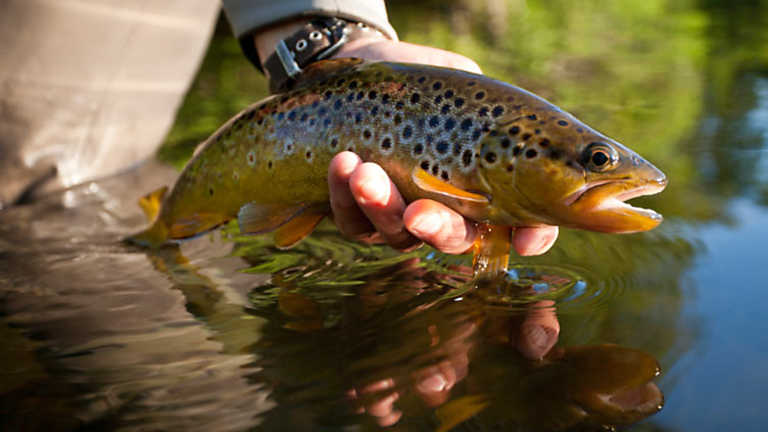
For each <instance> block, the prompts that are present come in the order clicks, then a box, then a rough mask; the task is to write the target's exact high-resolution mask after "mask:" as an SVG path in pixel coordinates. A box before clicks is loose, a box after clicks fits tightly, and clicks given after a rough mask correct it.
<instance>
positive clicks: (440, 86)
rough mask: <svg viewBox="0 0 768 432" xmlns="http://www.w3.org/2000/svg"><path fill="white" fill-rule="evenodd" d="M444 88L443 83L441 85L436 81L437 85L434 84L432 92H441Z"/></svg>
mask: <svg viewBox="0 0 768 432" xmlns="http://www.w3.org/2000/svg"><path fill="white" fill-rule="evenodd" d="M442 87H443V83H441V82H440V81H435V83H434V84H432V90H435V91H437V90H440V88H442Z"/></svg>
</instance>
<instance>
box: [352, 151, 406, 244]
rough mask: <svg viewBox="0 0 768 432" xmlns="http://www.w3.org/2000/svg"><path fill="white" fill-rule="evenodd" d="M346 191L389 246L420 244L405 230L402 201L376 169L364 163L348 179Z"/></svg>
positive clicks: (380, 171)
mask: <svg viewBox="0 0 768 432" xmlns="http://www.w3.org/2000/svg"><path fill="white" fill-rule="evenodd" d="M349 189H350V191H351V192H352V196H353V197H354V199H355V201H356V202H357V205H358V206H359V207H360V209H361V210H362V211H363V213H364V214H365V215H366V216H367V217H368V220H370V221H371V223H372V224H373V226H374V227H375V228H376V231H378V232H379V234H381V236H382V238H383V239H384V241H385V242H387V243H388V244H389V245H390V246H392V247H394V248H396V249H407V248H410V247H413V246H416V245H418V244H419V243H420V242H419V240H418V239H417V238H415V237H414V236H412V235H411V233H410V232H408V230H406V229H405V225H403V211H404V210H405V201H404V200H403V197H402V196H401V195H400V192H398V191H397V187H396V186H395V184H394V183H392V181H391V180H390V179H389V176H388V175H387V173H386V172H384V170H383V169H382V168H381V167H380V166H379V165H377V164H375V163H370V162H367V163H364V164H361V165H360V166H358V167H357V168H356V169H355V170H354V172H353V173H352V176H351V177H350V178H349Z"/></svg>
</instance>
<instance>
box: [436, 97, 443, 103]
mask: <svg viewBox="0 0 768 432" xmlns="http://www.w3.org/2000/svg"><path fill="white" fill-rule="evenodd" d="M441 103H443V97H442V96H440V95H437V97H435V105H440V104H441Z"/></svg>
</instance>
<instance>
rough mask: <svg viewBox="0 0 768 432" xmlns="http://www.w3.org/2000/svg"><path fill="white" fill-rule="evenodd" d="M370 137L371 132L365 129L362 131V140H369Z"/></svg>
mask: <svg viewBox="0 0 768 432" xmlns="http://www.w3.org/2000/svg"><path fill="white" fill-rule="evenodd" d="M371 135H372V134H371V131H370V130H368V129H366V130H364V131H363V138H365V139H371Z"/></svg>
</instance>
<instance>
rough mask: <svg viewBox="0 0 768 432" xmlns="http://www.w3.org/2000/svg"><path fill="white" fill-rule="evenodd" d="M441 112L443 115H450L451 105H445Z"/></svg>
mask: <svg viewBox="0 0 768 432" xmlns="http://www.w3.org/2000/svg"><path fill="white" fill-rule="evenodd" d="M440 112H441V113H443V114H448V113H449V112H451V105H450V104H445V105H443V107H442V108H440Z"/></svg>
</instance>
